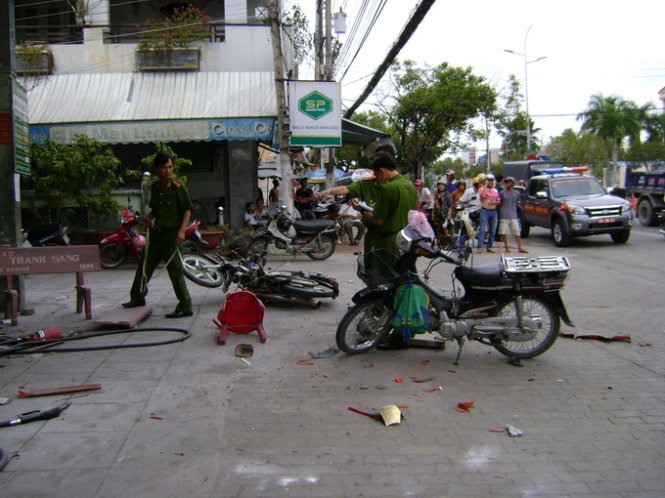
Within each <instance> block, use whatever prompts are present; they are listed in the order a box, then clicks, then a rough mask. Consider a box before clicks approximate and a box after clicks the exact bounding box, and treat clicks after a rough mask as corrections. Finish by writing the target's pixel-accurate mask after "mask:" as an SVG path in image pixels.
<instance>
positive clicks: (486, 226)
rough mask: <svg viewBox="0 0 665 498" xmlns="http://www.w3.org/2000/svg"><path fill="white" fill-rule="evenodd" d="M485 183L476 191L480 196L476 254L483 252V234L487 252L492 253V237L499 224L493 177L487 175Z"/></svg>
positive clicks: (499, 199)
mask: <svg viewBox="0 0 665 498" xmlns="http://www.w3.org/2000/svg"><path fill="white" fill-rule="evenodd" d="M486 178H487V183H486V185H485V186H483V187H481V188H480V189H479V191H478V194H479V196H480V203H481V209H480V228H479V230H478V253H479V254H480V253H482V252H484V250H483V247H484V245H485V234H487V252H494V249H492V247H493V246H494V235H495V234H496V227H497V224H498V222H499V211H498V209H499V204H501V198H500V197H499V191H498V190H497V189H496V188H495V187H494V175H492V174H491V173H490V174H488V175H487V177H486Z"/></svg>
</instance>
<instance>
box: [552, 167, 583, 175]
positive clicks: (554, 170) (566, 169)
mask: <svg viewBox="0 0 665 498" xmlns="http://www.w3.org/2000/svg"><path fill="white" fill-rule="evenodd" d="M587 171H589V168H587V167H586V166H577V167H574V168H570V167H568V166H564V167H563V168H548V169H543V170H541V171H540V172H541V173H542V174H544V175H557V174H561V173H579V174H582V173H586V172H587Z"/></svg>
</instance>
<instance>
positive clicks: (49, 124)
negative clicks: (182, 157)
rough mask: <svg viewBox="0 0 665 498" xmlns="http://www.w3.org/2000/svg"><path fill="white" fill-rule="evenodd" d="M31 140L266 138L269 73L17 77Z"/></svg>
mask: <svg viewBox="0 0 665 498" xmlns="http://www.w3.org/2000/svg"><path fill="white" fill-rule="evenodd" d="M21 83H22V84H23V85H24V86H25V87H26V88H27V89H28V120H29V122H30V135H31V138H32V140H33V141H37V142H41V141H43V140H44V139H45V138H52V139H54V140H57V141H61V142H65V143H70V142H71V139H72V136H73V135H76V134H84V135H87V136H89V137H92V138H95V139H97V140H99V141H100V142H102V143H144V142H155V141H167V142H181V141H210V140H234V139H236V140H246V139H256V140H259V139H264V140H271V139H272V136H273V130H274V125H275V109H276V105H275V90H274V76H273V73H271V72H197V73H185V72H178V73H96V74H65V75H54V76H49V77H47V78H42V79H38V80H36V81H35V79H34V78H30V79H25V78H23V79H22V81H21Z"/></svg>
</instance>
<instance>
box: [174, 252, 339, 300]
mask: <svg viewBox="0 0 665 498" xmlns="http://www.w3.org/2000/svg"><path fill="white" fill-rule="evenodd" d="M265 254H266V253H265V252H264V253H263V254H252V255H250V256H248V257H246V258H243V259H241V260H240V261H239V262H237V263H234V262H232V261H230V260H228V259H226V258H224V257H223V256H222V255H220V254H214V255H207V254H203V255H198V254H185V255H184V256H183V258H182V260H183V266H184V270H185V276H186V277H187V278H188V279H189V280H191V281H192V282H194V283H196V284H199V285H202V286H204V287H211V288H214V287H222V290H223V291H224V292H227V291H228V290H229V288H230V286H231V284H236V285H237V286H238V287H239V288H241V289H242V290H246V291H249V292H252V293H253V294H256V295H257V296H258V297H259V298H260V299H261V300H262V301H263V302H264V303H266V304H268V303H270V302H273V303H287V304H298V305H305V306H311V307H313V308H318V307H319V305H320V304H321V302H320V301H319V299H322V298H326V297H330V298H333V299H334V298H336V297H337V296H338V295H339V284H338V283H337V280H335V278H334V277H331V276H330V275H324V274H323V273H316V272H307V271H299V270H289V271H266V270H265V268H264V265H265Z"/></svg>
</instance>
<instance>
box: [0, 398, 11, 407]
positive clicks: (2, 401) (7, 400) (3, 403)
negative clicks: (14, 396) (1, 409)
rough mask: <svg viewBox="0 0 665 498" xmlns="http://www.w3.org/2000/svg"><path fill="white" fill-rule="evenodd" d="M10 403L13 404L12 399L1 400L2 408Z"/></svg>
mask: <svg viewBox="0 0 665 498" xmlns="http://www.w3.org/2000/svg"><path fill="white" fill-rule="evenodd" d="M9 402H11V399H9V398H0V406H2V405H6V404H7V403H9Z"/></svg>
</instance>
